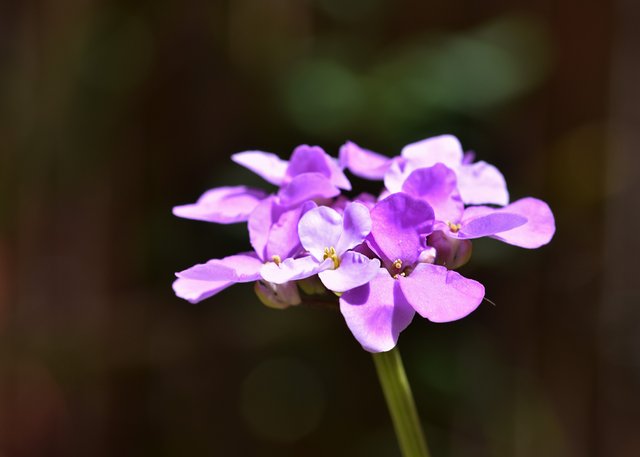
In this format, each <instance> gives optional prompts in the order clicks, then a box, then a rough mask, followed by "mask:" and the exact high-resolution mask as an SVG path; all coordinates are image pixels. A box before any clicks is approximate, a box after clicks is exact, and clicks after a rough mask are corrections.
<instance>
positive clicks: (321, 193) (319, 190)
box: [278, 172, 340, 206]
mask: <svg viewBox="0 0 640 457" xmlns="http://www.w3.org/2000/svg"><path fill="white" fill-rule="evenodd" d="M339 194H340V189H338V188H337V187H336V186H334V185H333V184H332V183H331V181H330V180H329V178H327V177H326V176H324V175H322V174H320V173H315V172H314V173H303V174H300V175H297V176H295V177H294V178H293V179H292V180H291V181H290V182H289V183H288V184H286V185H285V186H284V187H282V188H281V189H280V191H279V192H278V197H279V199H280V203H281V204H282V205H285V206H295V205H299V204H300V203H303V202H305V201H307V200H313V199H314V198H331V197H335V196H337V195H339Z"/></svg>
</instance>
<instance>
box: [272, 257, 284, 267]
mask: <svg viewBox="0 0 640 457" xmlns="http://www.w3.org/2000/svg"><path fill="white" fill-rule="evenodd" d="M271 260H273V263H275V264H276V265H278V266H280V263H281V262H282V259H281V258H280V256H279V255H277V254H275V255H272V256H271Z"/></svg>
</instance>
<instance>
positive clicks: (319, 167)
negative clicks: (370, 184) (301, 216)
mask: <svg viewBox="0 0 640 457" xmlns="http://www.w3.org/2000/svg"><path fill="white" fill-rule="evenodd" d="M303 173H320V174H321V175H323V176H324V177H326V178H328V179H329V181H330V182H331V184H333V185H334V186H336V187H339V188H341V189H345V190H351V183H350V182H349V180H348V179H347V177H346V176H345V175H344V173H343V172H342V169H341V168H340V167H339V166H338V164H337V163H336V161H335V160H334V159H333V158H332V157H331V156H329V155H328V154H327V153H326V152H324V150H323V149H322V148H321V147H319V146H308V145H306V144H303V145H300V146H298V147H297V148H296V149H295V150H294V151H293V154H291V160H290V161H289V167H288V168H287V174H286V176H287V179H289V180H292V179H293V178H295V177H296V176H298V175H301V174H303Z"/></svg>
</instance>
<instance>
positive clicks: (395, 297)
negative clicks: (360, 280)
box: [340, 269, 415, 352]
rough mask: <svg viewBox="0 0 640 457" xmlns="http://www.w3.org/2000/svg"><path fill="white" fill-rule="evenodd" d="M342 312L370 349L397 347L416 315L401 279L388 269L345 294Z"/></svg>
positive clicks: (342, 297) (383, 349)
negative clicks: (401, 287)
mask: <svg viewBox="0 0 640 457" xmlns="http://www.w3.org/2000/svg"><path fill="white" fill-rule="evenodd" d="M340 312H341V313H342V316H344V319H345V321H346V322H347V326H348V327H349V330H351V332H352V333H353V336H355V338H356V340H358V342H359V343H360V344H361V345H362V347H363V348H364V349H365V350H367V351H369V352H385V351H389V350H391V349H393V347H394V346H395V345H396V343H397V342H398V337H399V335H400V332H401V331H403V330H404V329H405V328H407V327H408V326H409V324H410V323H411V320H412V319H413V316H414V315H415V311H414V310H413V308H412V307H411V306H410V305H409V303H408V302H407V301H406V300H405V298H404V296H403V295H402V292H401V291H400V288H399V283H398V281H396V280H394V279H393V278H391V276H389V273H388V272H387V271H386V270H385V269H380V270H379V272H378V275H377V276H376V277H375V278H374V279H372V280H371V281H370V282H369V283H368V284H365V285H363V286H360V287H358V288H355V289H351V290H349V291H348V292H345V293H344V294H342V296H341V297H340Z"/></svg>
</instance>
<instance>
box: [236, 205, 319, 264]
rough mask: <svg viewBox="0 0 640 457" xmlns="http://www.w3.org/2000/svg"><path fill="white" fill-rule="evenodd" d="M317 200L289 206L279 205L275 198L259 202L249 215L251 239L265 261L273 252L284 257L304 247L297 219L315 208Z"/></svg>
mask: <svg viewBox="0 0 640 457" xmlns="http://www.w3.org/2000/svg"><path fill="white" fill-rule="evenodd" d="M315 206H316V205H315V203H313V202H306V203H304V204H303V205H301V206H298V207H294V208H287V207H284V206H282V205H279V204H278V203H277V201H276V198H275V197H269V198H267V199H265V200H264V201H263V202H262V203H260V204H259V205H258V206H257V207H256V209H255V210H254V211H253V213H251V216H250V217H249V223H248V228H249V239H250V241H251V246H253V249H255V251H256V252H257V253H258V255H259V256H260V258H261V259H262V260H263V261H270V260H272V258H273V256H274V255H277V256H279V257H280V258H282V259H285V258H287V257H292V256H293V255H294V254H296V253H297V252H298V251H300V250H301V249H302V246H301V245H300V239H299V237H298V222H299V221H300V217H301V215H303V214H304V213H306V212H307V211H308V210H310V209H312V208H315Z"/></svg>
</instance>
